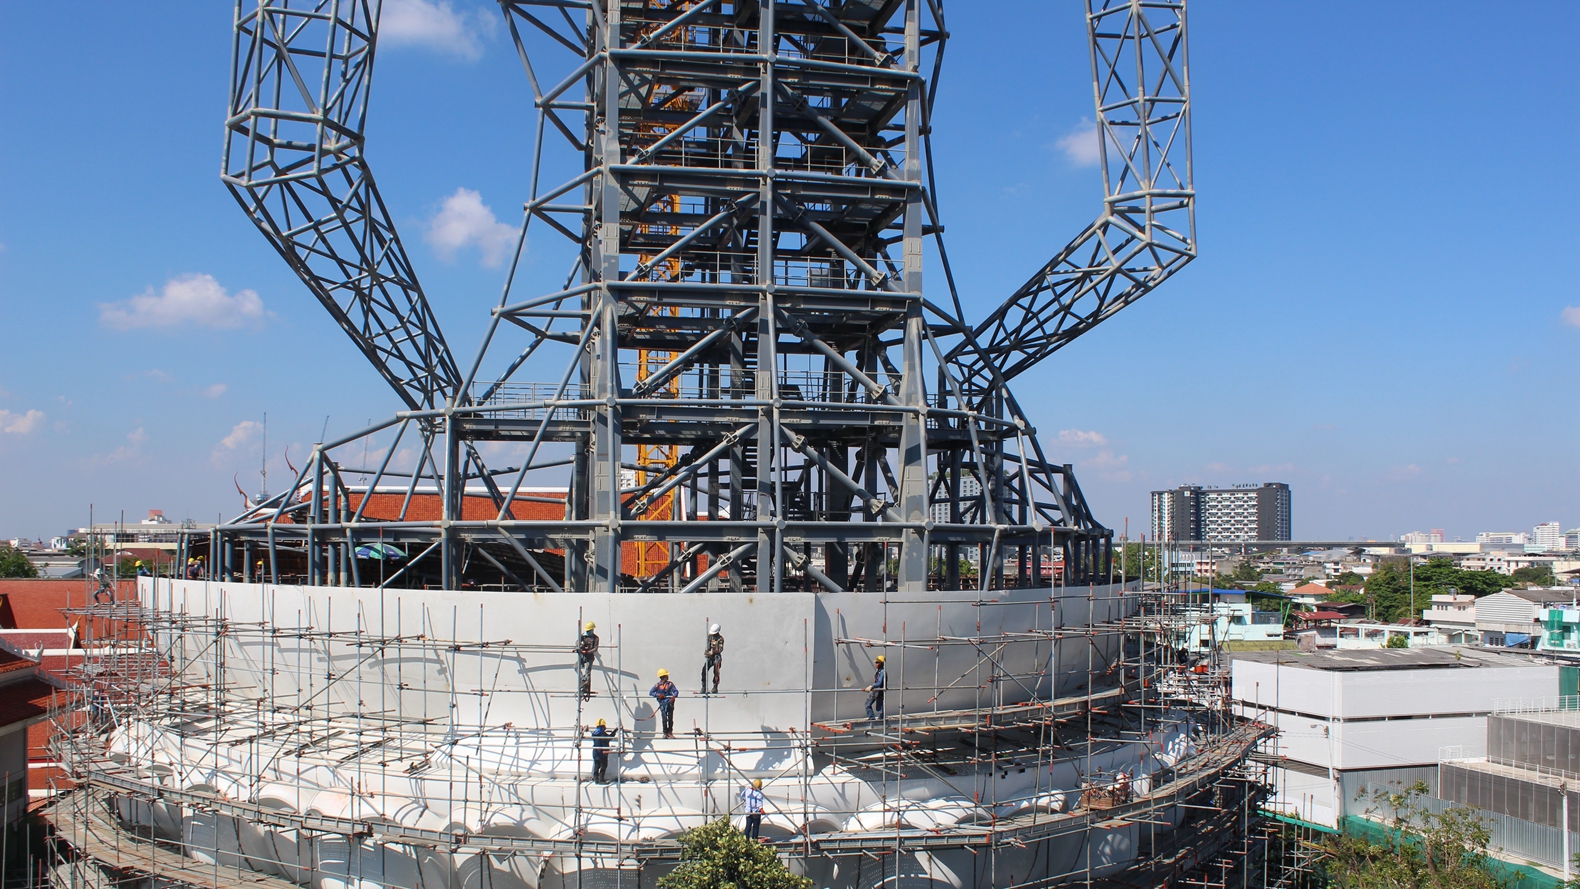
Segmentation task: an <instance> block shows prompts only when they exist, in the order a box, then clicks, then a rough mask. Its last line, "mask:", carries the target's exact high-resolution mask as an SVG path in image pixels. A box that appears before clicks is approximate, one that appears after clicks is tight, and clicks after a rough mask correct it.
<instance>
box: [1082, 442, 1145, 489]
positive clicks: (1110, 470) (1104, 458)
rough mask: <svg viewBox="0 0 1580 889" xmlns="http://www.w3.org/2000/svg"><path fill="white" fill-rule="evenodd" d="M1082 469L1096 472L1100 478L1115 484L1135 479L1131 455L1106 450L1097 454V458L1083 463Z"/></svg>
mask: <svg viewBox="0 0 1580 889" xmlns="http://www.w3.org/2000/svg"><path fill="white" fill-rule="evenodd" d="M1081 468H1082V469H1092V470H1096V472H1097V474H1098V476H1099V477H1101V478H1103V479H1105V480H1107V481H1114V482H1128V481H1130V480H1131V478H1133V477H1134V476H1133V474H1132V473H1131V471H1130V455H1128V454H1118V455H1116V454H1115V453H1114V452H1113V451H1111V450H1108V449H1107V448H1104V449H1103V450H1101V451H1098V452H1097V456H1095V457H1091V458H1088V459H1086V460H1083V461H1081Z"/></svg>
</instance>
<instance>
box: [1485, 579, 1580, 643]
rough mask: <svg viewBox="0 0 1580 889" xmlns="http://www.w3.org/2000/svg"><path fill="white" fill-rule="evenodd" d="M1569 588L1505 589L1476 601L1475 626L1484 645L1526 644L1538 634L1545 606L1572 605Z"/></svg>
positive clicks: (1572, 599)
mask: <svg viewBox="0 0 1580 889" xmlns="http://www.w3.org/2000/svg"><path fill="white" fill-rule="evenodd" d="M1574 596H1575V594H1574V592H1573V591H1570V590H1504V591H1503V592H1501V593H1493V594H1492V595H1490V596H1482V597H1481V598H1480V599H1478V600H1476V629H1477V630H1479V631H1481V644H1483V645H1497V646H1503V645H1528V644H1529V643H1530V642H1531V640H1532V639H1533V638H1534V637H1536V636H1537V635H1538V634H1540V633H1541V630H1542V624H1541V621H1542V617H1543V613H1544V611H1545V609H1547V608H1550V607H1552V606H1554V605H1572V604H1573V603H1574V601H1575V599H1574Z"/></svg>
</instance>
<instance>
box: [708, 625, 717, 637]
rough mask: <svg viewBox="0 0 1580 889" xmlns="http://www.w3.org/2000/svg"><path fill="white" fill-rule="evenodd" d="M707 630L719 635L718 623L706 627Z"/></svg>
mask: <svg viewBox="0 0 1580 889" xmlns="http://www.w3.org/2000/svg"><path fill="white" fill-rule="evenodd" d="M708 632H710V633H712V634H713V635H715V636H717V635H719V625H718V624H714V625H713V626H711V627H708Z"/></svg>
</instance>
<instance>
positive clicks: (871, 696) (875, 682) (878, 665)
mask: <svg viewBox="0 0 1580 889" xmlns="http://www.w3.org/2000/svg"><path fill="white" fill-rule="evenodd" d="M885 660H886V658H884V656H883V655H881V654H880V655H878V656H877V657H875V658H873V659H872V667H873V674H872V684H871V685H869V686H867V687H866V688H865V689H864V691H866V692H867V718H868V719H882V718H883V689H884V687H885V686H886V685H887V684H888V676H887V675H886V674H885V672H884V669H883V662H884V661H885Z"/></svg>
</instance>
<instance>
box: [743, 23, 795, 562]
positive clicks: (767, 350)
mask: <svg viewBox="0 0 1580 889" xmlns="http://www.w3.org/2000/svg"><path fill="white" fill-rule="evenodd" d="M775 2H776V0H758V3H757V12H758V16H759V18H758V22H757V28H758V30H757V48H758V50H759V52H760V53H761V54H762V57H763V61H762V64H761V71H762V74H761V80H760V81H759V82H760V86H759V87H758V90H757V170H758V179H757V189H758V191H757V284H758V286H759V287H760V288H761V291H760V293H759V295H758V303H757V385H756V387H755V390H756V396H757V399H758V401H763V402H768V403H770V404H772V405H774V407H771V408H764V407H759V408H758V409H757V466H756V471H755V472H754V473H753V474H754V475H755V476H756V477H757V502H756V504H755V506H756V507H757V519H758V520H759V521H761V520H764V519H768V518H770V517H772V518H774V519H777V520H779V521H781V522H782V521H783V519H784V516H783V515H782V514H781V513H780V510H779V504H778V503H776V502H775V500H774V493H775V488H776V485H775V483H774V474H775V473H776V472H777V469H778V467H777V466H776V465H775V464H776V463H777V462H778V461H776V460H775V459H774V455H775V454H776V453H778V451H779V448H780V442H779V430H778V425H779V422H778V421H779V409H778V407H777V405H778V404H779V354H778V349H777V348H776V344H777V340H778V338H779V322H778V319H777V318H775V317H774V177H773V170H774V154H775V152H776V150H777V147H778V141H779V140H778V139H777V138H776V137H775V135H774V103H775V102H776V101H777V97H776V96H775V93H774V64H775V63H776V61H777V54H776V52H775V47H774V42H775V38H774V4H775ZM737 483H739V480H737ZM731 518H732V519H733V518H735V516H731ZM779 537H780V531H779V530H778V529H775V530H774V531H773V532H772V533H770V532H769V531H768V529H766V528H759V529H758V531H757V570H756V579H757V592H759V593H766V592H769V591H771V590H774V589H776V588H777V587H778V584H777V583H775V578H776V577H778V575H779V571H780V563H781V561H782V559H781V554H780V551H779V547H778V546H777V545H776V543H777V541H778V539H779Z"/></svg>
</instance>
